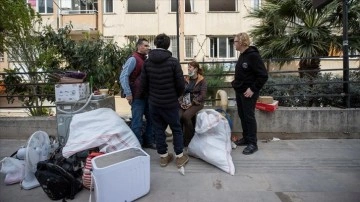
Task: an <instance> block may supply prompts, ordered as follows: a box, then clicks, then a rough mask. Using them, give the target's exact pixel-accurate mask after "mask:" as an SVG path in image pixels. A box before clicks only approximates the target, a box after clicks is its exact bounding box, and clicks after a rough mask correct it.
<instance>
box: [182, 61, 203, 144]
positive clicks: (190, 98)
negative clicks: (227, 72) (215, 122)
mask: <svg viewBox="0 0 360 202" xmlns="http://www.w3.org/2000/svg"><path fill="white" fill-rule="evenodd" d="M206 92H207V83H206V79H205V77H204V76H203V69H202V68H200V65H199V63H198V62H196V61H191V62H190V63H189V64H188V76H186V77H185V92H184V94H183V95H182V96H181V97H180V98H179V104H180V110H179V116H180V122H181V124H182V126H183V132H184V146H185V147H187V146H188V145H189V143H190V141H191V139H192V138H193V137H194V133H195V126H194V123H193V120H194V118H196V114H197V113H198V112H199V111H200V110H201V109H203V108H204V104H205V99H206Z"/></svg>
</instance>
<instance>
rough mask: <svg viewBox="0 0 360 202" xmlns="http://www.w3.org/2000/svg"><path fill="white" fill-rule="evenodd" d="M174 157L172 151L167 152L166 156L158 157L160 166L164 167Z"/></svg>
mask: <svg viewBox="0 0 360 202" xmlns="http://www.w3.org/2000/svg"><path fill="white" fill-rule="evenodd" d="M173 158H174V155H173V154H172V153H169V154H168V155H167V157H160V166H161V167H165V166H167V165H168V164H169V163H170V162H171V161H172V160H173Z"/></svg>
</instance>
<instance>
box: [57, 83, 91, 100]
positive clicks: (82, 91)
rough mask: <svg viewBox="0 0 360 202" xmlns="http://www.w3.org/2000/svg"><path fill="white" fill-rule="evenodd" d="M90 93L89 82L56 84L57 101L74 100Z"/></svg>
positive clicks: (83, 97) (85, 96)
mask: <svg viewBox="0 0 360 202" xmlns="http://www.w3.org/2000/svg"><path fill="white" fill-rule="evenodd" d="M88 95H90V88H89V83H72V84H56V85H55V102H74V101H78V100H82V99H85V98H87V97H88Z"/></svg>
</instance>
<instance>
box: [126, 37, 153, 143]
mask: <svg viewBox="0 0 360 202" xmlns="http://www.w3.org/2000/svg"><path fill="white" fill-rule="evenodd" d="M149 48H150V46H149V42H148V40H146V39H144V38H141V39H139V40H138V41H137V42H136V51H135V52H134V53H133V54H132V56H131V57H129V59H128V60H127V61H126V62H125V65H124V66H123V70H122V71H121V74H120V83H121V87H122V88H123V89H124V94H125V96H126V99H127V101H128V103H129V104H130V105H131V126H130V127H131V130H132V131H133V132H134V134H135V135H136V137H137V139H138V140H139V142H140V144H141V145H142V146H143V147H144V148H151V149H156V145H155V137H154V135H153V133H152V124H151V120H150V117H149V107H148V101H147V95H143V94H141V89H140V84H141V82H140V74H141V68H142V66H143V64H144V61H145V59H146V56H147V54H148V52H149ZM144 115H145V119H146V128H145V132H144V134H143V125H144V122H143V116H144Z"/></svg>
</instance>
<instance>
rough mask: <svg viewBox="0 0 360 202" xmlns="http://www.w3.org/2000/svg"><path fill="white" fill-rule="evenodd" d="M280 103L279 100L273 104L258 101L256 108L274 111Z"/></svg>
mask: <svg viewBox="0 0 360 202" xmlns="http://www.w3.org/2000/svg"><path fill="white" fill-rule="evenodd" d="M278 105H279V101H277V100H274V102H273V103H271V104H264V103H261V102H257V103H256V105H255V108H256V109H259V110H262V111H268V112H273V111H275V110H276V109H277V108H278Z"/></svg>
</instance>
